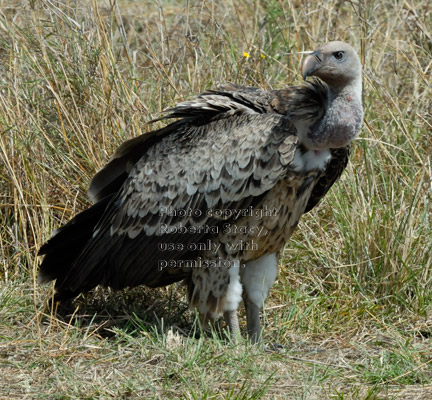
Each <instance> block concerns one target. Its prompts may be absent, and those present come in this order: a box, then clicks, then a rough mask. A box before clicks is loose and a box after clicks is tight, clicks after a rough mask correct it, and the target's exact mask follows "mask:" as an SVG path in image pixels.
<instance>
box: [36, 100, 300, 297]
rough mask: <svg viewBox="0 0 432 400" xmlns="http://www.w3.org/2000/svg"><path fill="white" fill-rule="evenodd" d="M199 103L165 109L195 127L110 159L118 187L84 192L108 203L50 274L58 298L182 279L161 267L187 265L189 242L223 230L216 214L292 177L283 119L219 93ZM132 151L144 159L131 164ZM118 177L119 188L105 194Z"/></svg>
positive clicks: (291, 141)
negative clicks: (72, 255)
mask: <svg viewBox="0 0 432 400" xmlns="http://www.w3.org/2000/svg"><path fill="white" fill-rule="evenodd" d="M206 96H208V97H207V99H206V101H204V97H205V96H204V95H203V96H202V98H200V99H198V101H197V100H195V101H192V102H188V104H187V105H184V104H183V105H180V106H179V107H177V108H175V109H173V110H172V113H178V114H177V115H176V116H180V114H181V113H182V112H184V115H188V116H190V115H191V111H192V110H191V109H193V111H194V113H195V118H194V119H191V120H188V119H187V118H184V119H183V120H182V121H178V122H175V123H174V125H172V126H171V128H170V126H168V127H167V128H164V129H165V131H164V130H161V131H157V132H156V133H155V132H152V136H150V138H149V139H147V140H143V139H139V140H135V142H132V143H131V142H129V144H126V145H123V146H122V147H123V150H124V154H121V153H118V154H120V156H119V157H117V158H114V161H115V160H116V159H120V160H121V159H122V157H123V159H124V160H125V161H122V163H123V165H122V168H123V172H121V174H118V178H117V182H116V179H114V180H110V179H108V180H107V182H108V184H107V185H105V186H104V184H103V183H102V184H101V183H100V182H99V184H93V188H94V189H95V191H99V193H102V192H103V191H104V190H105V189H106V188H107V187H108V188H110V189H109V190H105V194H108V195H110V196H111V197H112V198H111V200H110V201H109V203H108V205H107V206H106V209H105V211H104V213H103V215H102V218H101V219H100V220H99V223H98V224H97V226H96V228H95V229H94V231H93V233H92V236H91V238H90V239H89V240H88V242H87V244H86V245H85V246H84V248H83V250H82V251H81V253H80V255H79V256H78V257H77V258H76V259H75V260H73V261H72V262H70V265H69V266H67V267H65V268H64V271H65V273H64V274H60V273H58V272H57V273H56V279H57V281H56V288H57V291H58V292H59V293H61V292H70V293H72V294H75V293H76V292H79V291H83V290H88V289H90V288H92V287H94V286H96V285H98V284H103V285H107V286H111V287H113V288H121V287H125V286H136V285H139V284H146V285H148V286H160V285H166V284H168V283H171V282H174V281H177V280H180V279H182V278H183V277H184V276H185V272H184V271H182V270H181V269H179V268H171V269H170V268H162V267H165V266H166V265H167V264H164V262H165V261H166V262H168V263H169V262H170V260H185V259H186V260H188V259H193V258H194V257H193V253H194V250H193V249H194V248H193V246H192V244H194V243H197V242H204V241H205V240H206V239H209V238H211V237H212V234H214V233H215V229H218V227H219V226H220V225H221V223H222V222H224V220H223V219H221V218H220V217H218V213H217V212H216V210H220V209H225V210H230V211H233V210H237V209H246V208H247V207H249V206H250V205H252V206H256V205H257V204H259V202H260V200H261V199H262V197H263V196H264V195H265V194H266V193H267V192H268V191H269V190H270V189H271V188H272V187H273V186H274V185H275V183H276V182H277V181H278V180H279V179H281V178H282V177H284V176H286V175H287V174H289V173H290V171H291V173H294V171H293V170H290V167H289V165H290V163H291V161H292V160H293V157H294V153H295V150H296V145H297V136H296V130H295V128H294V126H293V125H292V124H291V122H290V120H289V119H288V118H286V117H284V116H282V115H278V114H269V113H267V114H259V113H258V110H257V109H251V108H249V107H248V105H247V101H245V102H244V103H243V104H242V103H241V102H236V101H235V99H234V98H233V99H232V105H231V106H230V107H229V108H227V106H226V105H227V99H221V96H224V95H223V94H221V93H216V92H214V93H211V94H208V95H206ZM187 107H189V108H190V109H189V110H187ZM221 107H223V108H221ZM198 110H201V111H200V112H199V111H198ZM261 112H262V111H261ZM206 116H208V117H207V118H206ZM204 120H206V121H207V122H208V121H209V120H211V122H208V123H204V122H203V121H204ZM169 129H171V131H169ZM166 132H169V134H167V133H166ZM158 135H159V138H158V140H156V139H154V138H155V137H157V136H158ZM133 141H134V139H133ZM149 143H150V145H149ZM128 146H129V147H128ZM121 149H122V148H120V150H121ZM137 149H138V150H139V151H142V150H143V149H145V153H144V154H142V153H141V157H140V158H139V159H138V160H137V161H136V162H135V163H133V162H131V159H133V157H132V158H131V155H133V156H134V157H137V155H135V154H137V153H139V151H137ZM132 161H133V160H132ZM122 168H117V169H118V170H119V171H122ZM112 170H113V171H115V170H116V168H112ZM122 174H123V175H122ZM125 174H127V178H126V180H125V181H124V183H123V184H122V186H121V188H120V190H118V192H117V193H116V194H115V195H112V194H110V193H112V191H113V190H114V189H115V188H116V186H118V182H119V180H120V179H121V178H120V177H121V176H124V175H125ZM102 175H103V174H100V175H99V177H100V176H102ZM114 175H115V174H114ZM101 182H103V180H101ZM100 188H102V191H101V190H100ZM96 198H100V194H97V195H96ZM101 201H102V202H103V201H104V200H101ZM55 238H56V236H54V238H53V239H55ZM49 243H50V242H48V244H47V245H49ZM191 246H192V247H191ZM46 250H47V249H45V251H44V252H45V253H47V256H46V257H45V259H44V262H43V264H42V266H41V274H42V275H44V263H45V264H46V267H45V270H46V271H48V270H49V269H50V268H49V267H48V265H49V264H50V261H49V251H46ZM66 271H67V272H66Z"/></svg>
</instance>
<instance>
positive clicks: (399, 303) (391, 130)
mask: <svg viewBox="0 0 432 400" xmlns="http://www.w3.org/2000/svg"><path fill="white" fill-rule="evenodd" d="M304 3H305V2H298V1H294V0H289V1H285V2H284V1H277V0H266V1H262V2H253V1H250V0H244V1H241V2H228V1H219V2H213V1H205V2H198V1H190V2H187V3H183V2H176V1H172V0H171V1H164V2H150V1H135V2H125V1H117V2H116V1H111V2H108V1H106V2H104V1H96V0H94V1H83V2H80V3H79V6H77V3H76V2H72V1H68V0H65V1H64V2H52V1H48V0H44V1H42V0H40V1H31V2H26V1H22V0H14V1H6V0H0V57H1V63H0V133H1V136H0V160H1V162H0V176H1V179H0V196H1V198H0V235H1V244H0V261H1V265H0V282H1V283H0V285H1V287H0V372H1V376H2V377H3V378H2V380H3V382H4V383H3V384H2V385H1V386H0V398H2V399H3V398H4V399H30V398H31V399H33V398H52V399H75V398H76V399H106V398H115V399H118V398H123V399H126V398H155V399H157V398H164V399H165V398H184V399H216V398H227V399H259V398H281V399H282V398H286V399H315V398H318V397H320V398H326V399H428V398H430V399H432V359H431V354H432V348H431V344H430V336H431V333H432V319H431V318H432V290H431V289H432V287H431V286H432V284H431V283H432V248H431V247H432V241H431V237H432V223H431V215H432V214H431V201H432V198H431V193H432V181H431V179H432V178H431V177H432V169H431V157H430V149H431V148H432V135H431V133H432V129H431V120H432V119H431V110H432V96H431V90H430V79H431V76H430V74H431V64H430V60H431V55H432V54H431V53H432V44H431V43H432V40H431V37H432V31H431V30H430V27H431V22H432V21H431V20H432V16H431V12H430V7H429V3H428V1H426V0H418V1H410V0H407V1H405V0H404V1H403V0H395V1H382V2H379V3H376V2H375V3H374V2H369V1H358V2H341V1H332V0H331V1H325V2H324V1H323V2H320V3H318V4H314V3H311V2H309V3H306V4H304ZM332 39H339V40H345V41H347V42H349V43H351V44H352V45H353V46H354V47H356V48H357V49H359V51H360V54H361V59H362V62H363V66H364V107H365V123H364V127H363V130H362V134H361V138H360V139H359V140H358V141H357V143H356V146H355V149H354V151H353V154H352V157H351V164H350V166H349V167H348V170H347V171H346V172H345V174H344V175H343V177H342V179H341V180H340V182H339V183H338V184H337V185H335V186H334V187H333V188H332V190H331V192H330V193H329V194H328V195H327V196H326V199H325V201H323V202H322V204H320V206H319V207H317V208H316V209H315V210H313V211H312V212H311V213H310V214H309V215H307V216H305V218H304V219H303V220H302V222H301V224H300V226H299V229H298V230H297V233H296V234H295V236H294V237H293V238H292V240H291V241H290V242H289V243H288V244H287V246H286V248H285V251H284V254H283V258H282V261H281V265H280V274H279V277H278V280H277V282H276V285H275V287H274V288H273V290H272V292H271V296H270V298H269V300H268V303H267V307H266V310H265V315H264V317H265V320H266V334H265V342H266V343H280V344H281V345H283V349H282V350H280V351H279V352H269V351H265V349H264V348H263V347H262V346H261V347H260V346H258V347H252V346H250V345H248V344H247V343H240V344H239V345H237V346H235V345H233V344H230V343H228V344H227V343H226V342H225V341H224V339H223V336H221V335H220V333H218V330H220V329H222V327H221V326H216V327H215V328H216V329H215V330H213V331H212V332H210V333H205V332H204V333H203V332H201V331H200V327H199V324H198V323H197V320H196V318H195V315H194V314H193V313H191V312H190V311H187V304H186V303H185V300H184V296H183V294H184V288H183V287H181V286H173V287H170V288H162V289H158V290H149V289H145V288H136V289H132V290H124V291H121V292H111V291H109V290H103V289H97V290H96V291H95V292H94V293H92V294H89V295H86V296H82V297H80V298H79V299H77V301H76V302H75V303H74V304H73V305H72V308H70V309H68V310H63V311H62V312H59V313H58V314H55V313H54V312H53V310H51V309H50V307H49V305H48V299H49V297H50V296H51V295H52V288H51V287H41V286H38V285H37V284H36V281H35V277H36V273H37V268H38V259H37V256H36V253H37V249H38V248H39V247H40V245H41V244H42V243H43V242H44V241H45V240H46V239H47V238H48V237H49V235H50V233H51V231H52V230H53V229H54V228H56V227H58V226H60V225H61V224H63V223H65V222H66V221H67V220H69V219H70V218H71V217H72V216H73V215H74V214H75V213H76V212H78V211H80V210H82V209H84V208H85V207H87V206H88V204H89V203H88V201H87V200H86V196H85V193H86V189H87V187H88V184H89V181H90V179H91V177H92V176H93V174H94V173H95V172H96V171H97V170H98V169H99V168H100V167H101V166H102V165H104V163H105V162H106V161H107V159H108V157H109V155H110V154H111V153H112V152H113V151H114V149H115V148H116V147H117V146H118V145H119V144H120V143H121V142H122V141H124V140H125V139H128V138H131V137H134V136H137V135H139V134H141V133H144V132H146V131H148V130H150V129H154V127H155V125H156V126H159V125H158V124H153V125H147V124H146V122H147V121H149V120H151V119H153V118H156V117H158V116H159V115H160V112H161V111H162V110H163V109H165V108H169V107H171V106H173V105H174V104H175V103H176V102H179V101H181V100H184V99H188V98H190V97H191V96H192V94H196V93H198V92H200V91H203V90H205V89H207V88H211V87H215V86H217V85H218V84H220V83H222V82H226V81H231V82H234V83H237V84H244V85H254V86H258V87H263V88H279V87H283V86H284V85H286V84H291V83H293V82H299V81H300V77H299V73H298V65H299V61H300V59H299V56H297V55H295V54H292V53H295V52H296V51H300V50H307V49H313V48H314V47H316V45H317V43H322V42H325V41H327V40H332ZM244 53H247V54H248V55H249V56H245V54H244ZM75 307H76V308H75ZM242 323H244V319H243V320H242ZM243 329H244V327H243Z"/></svg>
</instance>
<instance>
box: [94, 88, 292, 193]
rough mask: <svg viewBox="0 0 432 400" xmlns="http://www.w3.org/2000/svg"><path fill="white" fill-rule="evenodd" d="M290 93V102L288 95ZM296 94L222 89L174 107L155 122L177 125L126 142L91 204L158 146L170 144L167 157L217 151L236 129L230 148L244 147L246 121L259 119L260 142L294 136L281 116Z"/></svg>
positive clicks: (103, 173)
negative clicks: (215, 147) (281, 133)
mask: <svg viewBox="0 0 432 400" xmlns="http://www.w3.org/2000/svg"><path fill="white" fill-rule="evenodd" d="M289 93H290V94H291V96H289V95H288V94H289ZM295 93H296V91H295V89H293V88H291V89H285V90H284V93H279V91H266V90H262V89H257V88H254V87H248V86H238V85H234V84H227V85H224V86H221V87H219V88H218V89H216V90H209V91H206V92H204V93H201V94H199V95H197V96H196V97H194V98H193V99H191V100H189V101H184V102H181V103H179V104H178V105H177V106H176V107H173V108H171V109H168V110H166V112H165V115H164V116H163V117H161V118H159V119H157V120H154V121H158V120H164V119H177V121H174V122H172V123H170V124H169V125H167V126H166V127H164V128H162V129H159V130H155V131H152V132H148V133H145V134H143V135H140V136H138V137H136V138H133V139H131V140H128V141H126V142H124V143H123V144H122V145H121V146H120V147H119V148H118V149H117V150H116V151H115V153H114V154H113V156H112V157H111V160H110V161H109V163H108V164H107V165H106V166H105V167H104V168H103V169H101V170H100V171H99V172H98V173H97V174H96V175H95V176H94V178H93V180H92V182H91V184H90V188H89V197H90V199H91V200H93V201H99V200H101V199H103V198H104V197H105V196H107V195H112V194H114V193H116V192H117V191H118V190H119V189H120V187H121V186H122V185H123V183H124V182H125V181H126V179H127V177H128V176H129V174H130V173H131V171H132V169H133V167H134V166H135V165H136V164H137V162H138V161H139V160H140V159H141V158H142V157H143V156H145V155H146V154H147V152H152V148H153V147H154V146H156V147H155V148H157V149H159V150H161V147H159V146H160V145H159V144H158V143H165V144H166V143H168V142H169V143H170V146H171V147H170V150H169V151H170V153H171V154H172V155H173V156H175V154H176V152H177V151H178V149H180V148H182V146H183V147H185V146H186V147H190V148H192V147H194V146H195V147H196V146H197V145H200V146H210V147H211V145H212V143H213V144H214V145H217V144H218V143H221V141H223V140H228V141H229V140H230V139H229V135H228V136H227V135H222V134H221V132H226V130H227V129H232V128H235V132H236V135H234V136H233V138H232V139H233V140H232V141H231V143H230V145H231V146H234V147H235V146H239V145H241V146H245V145H246V142H247V141H248V140H249V135H247V132H248V130H249V126H248V124H250V123H253V122H252V120H253V118H252V119H251V118H249V119H248V118H246V117H245V116H246V115H249V116H252V115H255V116H258V115H261V117H258V119H259V125H260V126H261V128H262V129H265V132H264V134H263V135H261V136H262V138H264V140H265V139H268V138H269V137H270V136H271V135H273V133H274V132H275V131H277V130H278V129H280V127H282V125H283V129H284V130H285V132H286V135H287V136H289V135H295V131H296V130H295V126H294V125H293V124H292V121H291V119H290V118H288V117H287V116H286V113H285V111H286V108H287V105H286V103H287V102H289V101H292V100H293V99H294V98H295V96H294V94H295ZM297 97H298V96H297ZM297 100H298V99H297ZM283 107H285V109H284V108H283ZM293 108H295V107H293ZM263 114H264V116H263ZM282 117H283V121H282ZM154 121H151V122H154ZM263 124H264V125H265V126H264V125H263ZM259 136H260V135H259V134H257V136H256V137H251V138H250V140H251V141H252V142H251V144H252V143H254V144H255V145H258V143H255V141H256V140H258V139H259ZM167 138H170V139H167ZM208 140H210V141H211V142H212V143H209V142H208ZM261 141H262V140H261ZM162 147H163V145H162ZM203 150H204V151H205V150H206V148H205V147H203Z"/></svg>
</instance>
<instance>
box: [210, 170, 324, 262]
mask: <svg viewBox="0 0 432 400" xmlns="http://www.w3.org/2000/svg"><path fill="white" fill-rule="evenodd" d="M319 176H320V172H319V171H317V170H314V171H309V173H308V174H307V175H306V176H304V175H303V176H298V175H294V176H289V177H287V178H285V179H284V180H281V181H279V182H278V183H277V184H276V185H275V186H274V187H273V188H272V189H271V190H270V191H269V192H268V193H267V195H266V196H265V197H264V198H263V200H262V202H261V204H259V205H258V206H257V207H255V208H254V209H253V210H252V211H251V210H244V211H245V214H247V215H245V216H243V217H240V218H239V219H237V220H236V221H235V222H227V223H226V224H224V225H223V226H222V227H221V229H220V232H219V234H218V235H217V237H215V238H214V239H213V243H214V244H215V246H214V249H216V248H217V249H218V254H217V255H218V256H219V257H221V258H222V259H238V260H241V261H242V262H246V261H250V260H254V259H256V258H258V257H261V256H262V255H265V254H272V253H275V252H277V251H279V250H280V249H281V248H282V247H283V246H284V244H285V243H286V242H287V240H288V239H289V238H290V237H291V235H292V233H293V232H294V230H295V228H296V227H297V224H298V222H299V220H300V218H301V216H302V215H303V213H304V210H305V208H306V205H307V202H308V200H309V198H310V195H311V192H312V189H313V187H314V185H315V183H316V181H317V180H318V178H319ZM219 245H220V246H219ZM202 256H213V257H214V256H215V254H214V253H213V254H208V253H207V252H204V253H203V254H202Z"/></svg>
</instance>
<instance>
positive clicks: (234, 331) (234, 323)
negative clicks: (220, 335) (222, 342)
mask: <svg viewBox="0 0 432 400" xmlns="http://www.w3.org/2000/svg"><path fill="white" fill-rule="evenodd" d="M224 319H225V322H226V324H227V325H228V331H229V333H230V335H231V340H232V342H233V343H234V344H237V343H238V339H239V337H240V326H239V322H238V317H237V310H234V311H225V312H224Z"/></svg>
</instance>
